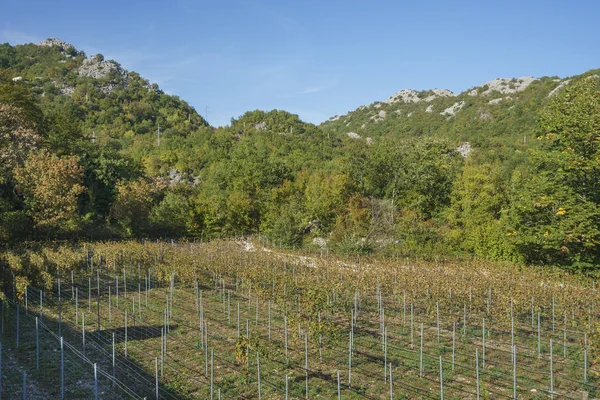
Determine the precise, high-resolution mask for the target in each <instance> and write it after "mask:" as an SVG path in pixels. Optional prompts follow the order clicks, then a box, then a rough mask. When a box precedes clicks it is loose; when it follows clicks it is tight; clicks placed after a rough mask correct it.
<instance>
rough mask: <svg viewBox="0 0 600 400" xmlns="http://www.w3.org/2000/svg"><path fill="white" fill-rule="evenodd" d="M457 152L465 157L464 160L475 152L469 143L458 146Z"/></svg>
mask: <svg viewBox="0 0 600 400" xmlns="http://www.w3.org/2000/svg"><path fill="white" fill-rule="evenodd" d="M456 151H457V152H458V153H459V154H460V155H461V156H463V158H466V157H467V156H468V155H469V153H470V152H472V151H473V148H472V147H471V143H469V142H464V143H463V144H461V145H460V146H458V148H457V149H456Z"/></svg>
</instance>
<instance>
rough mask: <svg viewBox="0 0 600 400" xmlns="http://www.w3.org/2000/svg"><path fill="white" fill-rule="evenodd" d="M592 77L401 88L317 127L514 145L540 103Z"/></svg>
mask: <svg viewBox="0 0 600 400" xmlns="http://www.w3.org/2000/svg"><path fill="white" fill-rule="evenodd" d="M597 76H598V71H589V72H587V73H585V74H582V75H578V76H574V77H568V78H558V77H541V78H535V77H532V76H523V77H519V78H497V79H493V80H490V81H488V82H485V83H484V84H482V85H481V86H476V87H473V88H469V89H467V90H465V91H463V92H461V93H458V94H457V93H453V92H452V91H450V90H447V89H432V90H423V91H417V90H413V89H402V90H400V91H398V92H396V93H395V94H393V95H391V96H390V97H388V98H387V99H385V100H382V101H375V102H373V103H371V104H367V105H363V106H360V107H358V108H357V109H356V110H354V111H350V112H348V113H346V114H344V115H336V116H334V117H332V118H330V119H329V120H328V121H326V122H324V123H323V124H321V127H322V128H323V129H324V130H326V131H328V132H329V133H330V134H338V135H340V136H341V137H347V138H372V140H377V137H379V136H384V135H398V136H406V137H409V136H421V135H432V136H440V137H445V138H449V139H451V140H454V141H455V142H456V145H457V146H459V145H461V144H464V143H465V142H469V143H470V145H473V146H474V147H479V146H484V147H489V146H492V147H493V146H501V147H506V146H518V144H519V143H521V144H522V143H523V142H526V141H527V136H529V137H533V136H534V135H535V133H534V127H535V126H536V113H537V110H539V108H540V106H542V105H543V104H544V103H545V102H547V101H549V99H550V98H552V97H553V96H555V95H556V94H557V93H559V92H560V91H561V90H564V89H565V88H566V87H568V86H569V85H570V84H572V83H573V82H575V81H577V80H579V79H586V78H595V77H597ZM463 150H464V149H463ZM461 153H464V151H462V152H461Z"/></svg>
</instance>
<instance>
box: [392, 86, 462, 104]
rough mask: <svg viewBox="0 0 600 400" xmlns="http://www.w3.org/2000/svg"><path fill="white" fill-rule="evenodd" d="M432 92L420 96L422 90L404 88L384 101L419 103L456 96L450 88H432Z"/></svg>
mask: <svg viewBox="0 0 600 400" xmlns="http://www.w3.org/2000/svg"><path fill="white" fill-rule="evenodd" d="M431 92H432V94H430V95H429V96H427V97H423V98H421V97H419V94H420V93H422V92H417V91H416V90H412V89H403V90H401V91H399V92H398V93H395V94H393V95H392V96H390V97H389V98H388V99H387V100H385V101H384V103H387V104H393V103H397V102H400V101H403V102H404V103H419V102H421V101H423V102H426V103H428V102H431V101H433V100H435V99H437V98H438V97H454V96H456V95H455V94H454V93H453V92H451V91H450V90H448V89H433V90H431Z"/></svg>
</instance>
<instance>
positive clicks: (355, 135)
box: [346, 132, 360, 139]
mask: <svg viewBox="0 0 600 400" xmlns="http://www.w3.org/2000/svg"><path fill="white" fill-rule="evenodd" d="M346 136H348V137H349V138H350V139H360V135H359V134H358V133H356V132H348V133H346Z"/></svg>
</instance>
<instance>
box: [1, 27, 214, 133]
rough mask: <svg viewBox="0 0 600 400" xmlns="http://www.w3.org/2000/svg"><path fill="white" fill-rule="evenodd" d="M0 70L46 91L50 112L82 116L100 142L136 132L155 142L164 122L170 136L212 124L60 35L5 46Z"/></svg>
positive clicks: (83, 126)
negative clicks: (63, 39) (62, 38)
mask: <svg viewBox="0 0 600 400" xmlns="http://www.w3.org/2000/svg"><path fill="white" fill-rule="evenodd" d="M0 69H3V70H4V71H5V74H6V75H8V77H9V78H10V79H12V81H15V82H17V81H18V82H21V83H24V84H27V85H28V86H29V87H30V88H31V89H32V91H33V92H34V93H35V94H37V95H39V96H40V99H39V103H40V106H41V108H42V109H44V110H45V111H46V112H47V113H48V115H52V114H57V113H59V110H60V113H63V114H64V110H65V109H69V110H70V111H69V112H70V113H72V114H73V115H76V116H78V118H77V119H78V120H79V121H78V126H77V129H78V130H79V131H80V132H81V134H82V135H84V136H87V137H89V138H91V137H92V136H94V137H95V140H96V141H99V142H105V143H108V142H110V141H117V142H121V144H122V145H126V144H131V142H132V140H133V138H134V137H137V138H138V139H137V140H140V138H141V137H145V136H148V137H147V138H146V139H148V140H149V141H153V140H155V139H156V138H155V137H156V134H157V132H158V129H159V126H160V131H161V132H162V133H163V135H165V136H169V135H179V136H186V135H189V134H190V133H191V132H194V131H196V130H197V129H198V128H199V127H202V126H208V123H207V122H206V121H205V120H204V118H202V117H201V116H200V115H199V114H198V113H197V112H196V110H194V108H193V107H191V106H190V105H189V104H187V103H186V102H185V101H183V100H181V99H179V98H178V97H177V96H171V95H168V94H165V93H164V92H163V91H161V90H160V89H159V88H158V85H156V84H152V83H150V82H149V81H148V80H146V79H144V78H142V77H141V76H140V75H139V74H137V73H136V72H130V71H127V70H126V69H124V68H123V67H122V66H121V65H120V64H119V63H118V62H116V61H114V60H105V59H104V56H102V54H96V55H93V56H90V57H86V55H85V53H84V52H83V51H80V50H77V49H76V48H75V46H73V45H72V44H70V43H67V42H64V41H62V40H60V39H56V38H49V39H46V40H44V41H42V42H40V43H38V44H24V45H17V46H10V45H9V44H8V43H5V44H2V45H0Z"/></svg>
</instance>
